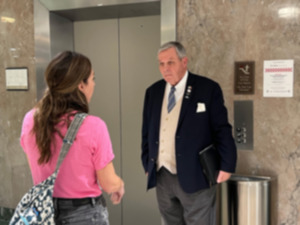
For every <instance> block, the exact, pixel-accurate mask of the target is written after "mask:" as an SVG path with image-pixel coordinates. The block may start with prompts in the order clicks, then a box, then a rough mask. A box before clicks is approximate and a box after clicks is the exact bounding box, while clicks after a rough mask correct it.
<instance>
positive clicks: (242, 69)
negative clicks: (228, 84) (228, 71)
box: [234, 61, 255, 95]
mask: <svg viewBox="0 0 300 225" xmlns="http://www.w3.org/2000/svg"><path fill="white" fill-rule="evenodd" d="M234 67H235V68H234V94H243V95H249V94H254V71H255V63H254V62H253V61H245V62H235V65H234Z"/></svg>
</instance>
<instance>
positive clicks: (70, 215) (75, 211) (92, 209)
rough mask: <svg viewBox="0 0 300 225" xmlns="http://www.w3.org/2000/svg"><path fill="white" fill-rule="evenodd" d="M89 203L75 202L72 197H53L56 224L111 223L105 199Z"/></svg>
mask: <svg viewBox="0 0 300 225" xmlns="http://www.w3.org/2000/svg"><path fill="white" fill-rule="evenodd" d="M101 197H102V199H101V201H98V200H97V201H91V202H88V203H87V204H74V202H72V200H71V199H63V200H62V199H59V200H57V199H55V198H54V199H53V202H54V209H55V224H56V225H64V224H72V225H109V221H108V211H107V208H106V205H105V200H104V198H103V196H101Z"/></svg>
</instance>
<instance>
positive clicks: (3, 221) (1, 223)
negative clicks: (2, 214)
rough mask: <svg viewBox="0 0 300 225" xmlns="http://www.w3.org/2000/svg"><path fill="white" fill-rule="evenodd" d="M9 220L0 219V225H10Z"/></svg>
mask: <svg viewBox="0 0 300 225" xmlns="http://www.w3.org/2000/svg"><path fill="white" fill-rule="evenodd" d="M8 223H9V221H5V220H0V225H8Z"/></svg>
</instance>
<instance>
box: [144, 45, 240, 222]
mask: <svg viewBox="0 0 300 225" xmlns="http://www.w3.org/2000/svg"><path fill="white" fill-rule="evenodd" d="M158 61H159V69H160V72H161V74H162V76H163V78H164V79H163V80H160V81H158V82H156V83H154V84H153V85H151V86H150V87H149V88H148V89H147V91H146V95H145V102H144V112H143V129H142V163H143V166H144V169H145V172H146V174H147V176H148V185H147V188H148V189H150V188H153V187H155V186H156V195H157V200H158V205H159V209H160V213H161V215H162V218H163V220H164V223H165V224H166V225H213V224H215V208H216V207H215V203H216V186H212V187H210V186H209V184H208V182H207V180H206V178H205V177H204V174H203V172H202V168H201V165H200V162H199V158H198V154H199V152H200V151H201V150H202V149H204V148H205V147H207V146H209V145H211V144H214V145H215V146H216V147H217V149H218V151H219V154H220V156H221V169H220V172H219V175H218V178H217V182H218V183H221V182H224V181H226V180H227V179H229V178H230V175H231V173H233V172H234V171H235V166H236V146H235V143H234V140H233V137H232V128H231V125H230V124H229V123H228V118H227V110H226V108H225V106H224V100H223V94H222V91H221V88H220V86H219V85H218V84H217V83H216V82H214V81H212V80H210V79H208V78H205V77H202V76H198V75H195V74H192V73H191V72H189V71H188V70H187V63H188V59H187V56H186V53H185V49H184V47H183V46H182V45H181V44H180V43H179V42H168V43H166V44H164V45H163V46H161V48H160V49H159V51H158Z"/></svg>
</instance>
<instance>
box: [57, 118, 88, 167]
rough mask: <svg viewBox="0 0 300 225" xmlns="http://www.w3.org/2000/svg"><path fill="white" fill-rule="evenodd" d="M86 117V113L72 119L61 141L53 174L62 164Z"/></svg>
mask: <svg viewBox="0 0 300 225" xmlns="http://www.w3.org/2000/svg"><path fill="white" fill-rule="evenodd" d="M86 116H87V114H86V113H77V114H76V115H75V117H74V119H73V121H72V122H71V125H70V127H69V129H68V131H67V134H66V135H65V137H64V139H63V145H62V147H61V150H60V153H59V158H58V160H57V164H56V169H55V172H57V171H58V169H59V167H60V165H61V164H62V162H63V160H64V158H65V156H66V155H67V153H68V151H69V149H70V147H71V145H72V144H73V141H74V139H75V137H76V134H77V131H78V129H79V127H80V125H81V123H82V122H83V120H84V119H85V117H86Z"/></svg>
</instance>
